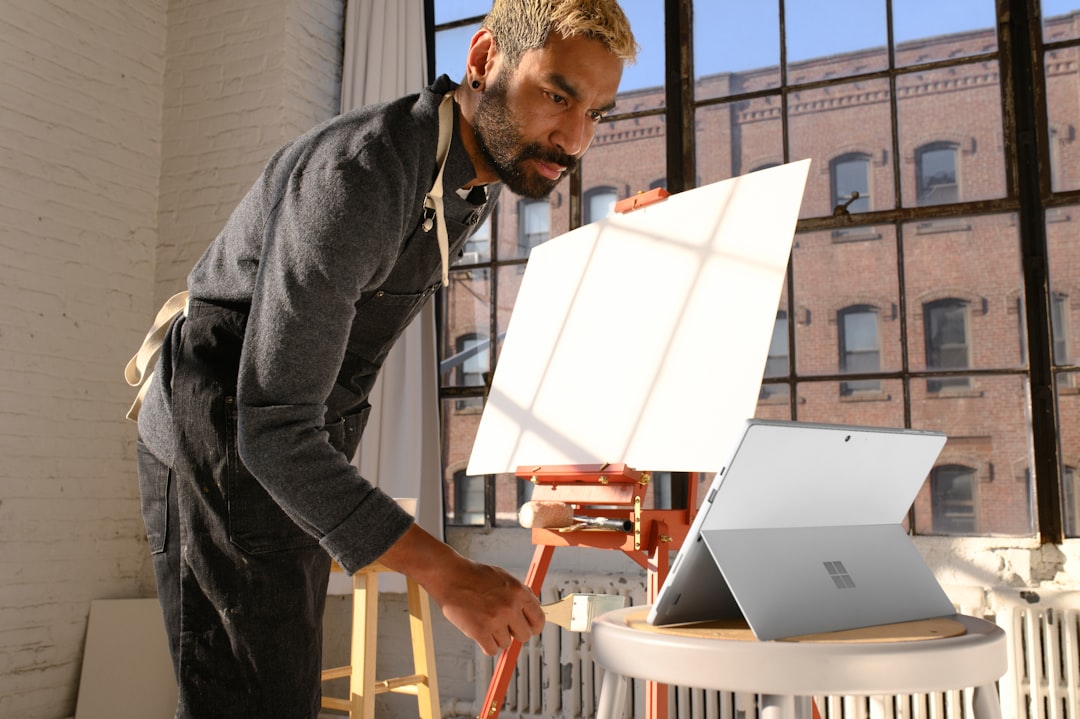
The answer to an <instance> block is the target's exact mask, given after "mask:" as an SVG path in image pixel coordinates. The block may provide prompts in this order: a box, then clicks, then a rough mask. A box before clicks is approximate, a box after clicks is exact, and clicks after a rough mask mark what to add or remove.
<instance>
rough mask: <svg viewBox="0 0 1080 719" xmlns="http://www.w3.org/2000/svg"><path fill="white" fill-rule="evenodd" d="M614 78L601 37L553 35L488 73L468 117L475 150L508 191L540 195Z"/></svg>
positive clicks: (585, 140) (606, 102) (605, 99)
mask: <svg viewBox="0 0 1080 719" xmlns="http://www.w3.org/2000/svg"><path fill="white" fill-rule="evenodd" d="M621 78H622V61H621V60H620V59H619V58H618V57H616V56H615V55H613V54H612V53H611V52H610V51H608V49H607V48H606V47H604V45H603V44H602V43H601V42H599V41H597V40H586V39H583V38H571V39H563V38H560V37H553V38H552V39H551V40H549V41H548V43H547V45H545V46H544V47H543V48H540V49H538V50H532V51H529V52H527V53H526V54H525V55H524V56H523V57H522V58H521V61H520V62H519V63H518V66H517V67H516V68H514V69H512V70H511V69H509V68H506V67H501V68H499V69H498V70H497V71H496V72H495V74H494V75H493V76H492V77H491V78H490V79H489V81H488V85H487V87H486V88H485V89H484V92H483V94H482V95H481V97H480V101H479V103H478V105H477V108H476V113H475V115H474V117H473V131H474V134H475V136H476V141H477V144H478V145H479V147H480V151H481V153H483V155H484V158H485V159H486V160H487V163H488V164H489V165H490V166H491V169H492V170H494V172H495V174H496V175H497V176H498V177H499V179H500V180H501V181H502V182H503V184H505V185H506V186H507V187H508V188H510V190H511V191H513V192H515V193H517V194H519V195H522V196H523V197H530V198H543V197H547V196H548V195H549V194H550V193H551V191H552V190H553V189H555V185H557V184H558V182H559V180H561V179H562V178H563V176H565V175H566V173H568V172H570V171H572V170H573V169H574V168H575V167H576V166H577V161H578V158H580V157H581V156H582V155H583V154H585V150H587V149H588V147H589V145H590V144H591V143H592V140H593V136H594V134H595V132H596V125H597V123H598V122H599V121H600V119H601V118H602V117H603V115H604V113H606V112H608V111H609V110H611V108H612V107H614V105H615V94H616V92H617V91H618V87H619V80H620V79H621Z"/></svg>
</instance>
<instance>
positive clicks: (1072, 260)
mask: <svg viewBox="0 0 1080 719" xmlns="http://www.w3.org/2000/svg"><path fill="white" fill-rule="evenodd" d="M1046 246H1047V256H1048V258H1049V264H1050V293H1051V320H1052V322H1051V329H1052V331H1053V343H1054V345H1053V346H1054V363H1055V364H1057V365H1072V364H1080V348H1078V347H1077V342H1080V205H1071V206H1069V207H1057V208H1053V209H1050V210H1047V212H1046Z"/></svg>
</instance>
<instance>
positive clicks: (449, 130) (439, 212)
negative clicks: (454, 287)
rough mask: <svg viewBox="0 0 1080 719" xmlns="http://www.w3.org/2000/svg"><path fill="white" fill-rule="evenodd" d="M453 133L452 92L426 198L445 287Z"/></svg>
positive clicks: (443, 110)
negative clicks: (446, 174) (446, 195)
mask: <svg viewBox="0 0 1080 719" xmlns="http://www.w3.org/2000/svg"><path fill="white" fill-rule="evenodd" d="M453 133H454V93H453V91H451V92H448V93H446V94H445V95H443V99H442V102H441V103H439V144H438V147H437V148H436V150H435V162H436V163H437V164H438V165H439V174H438V175H436V176H435V184H433V185H432V186H431V189H430V190H429V191H428V193H427V196H426V197H424V208H425V209H428V210H433V211H434V212H435V235H436V237H437V239H438V242H439V258H440V259H441V260H442V283H443V287H446V286H447V285H449V284H450V261H449V255H450V237H449V234H448V232H447V230H446V217H445V215H444V214H443V170H444V169H445V168H446V157H447V155H449V154H450V139H451V136H452V135H453ZM430 223H431V221H430V220H427V221H425V223H424V229H425V230H430V229H431V224H430Z"/></svg>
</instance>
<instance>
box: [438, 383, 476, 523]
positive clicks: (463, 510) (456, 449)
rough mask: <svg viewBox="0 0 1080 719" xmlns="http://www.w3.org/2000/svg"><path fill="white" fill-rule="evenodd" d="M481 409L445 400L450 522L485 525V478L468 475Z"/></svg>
mask: <svg viewBox="0 0 1080 719" xmlns="http://www.w3.org/2000/svg"><path fill="white" fill-rule="evenodd" d="M479 425H480V412H477V411H476V410H475V409H473V408H468V409H459V408H458V403H457V402H456V401H454V400H443V402H442V436H443V458H442V459H443V478H444V479H443V500H444V502H445V503H446V506H445V513H446V519H447V522H448V523H450V524H471V525H482V524H484V478H483V477H471V476H469V475H467V474H466V471H465V470H466V468H467V467H468V465H469V453H470V452H472V445H473V441H474V440H475V439H476V430H477V427H478V426H479Z"/></svg>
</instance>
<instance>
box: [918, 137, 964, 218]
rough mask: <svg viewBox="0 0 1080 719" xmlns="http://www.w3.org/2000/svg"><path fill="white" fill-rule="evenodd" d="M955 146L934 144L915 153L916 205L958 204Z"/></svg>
mask: <svg viewBox="0 0 1080 719" xmlns="http://www.w3.org/2000/svg"><path fill="white" fill-rule="evenodd" d="M956 155H957V151H956V146H955V145H950V144H942V143H934V144H931V145H927V146H926V147H923V148H921V149H919V150H916V151H915V176H916V178H917V179H916V182H917V183H918V184H917V188H916V200H915V201H916V203H917V204H919V205H920V206H921V205H944V204H947V203H950V202H959V201H960V193H959V187H958V186H957V184H956Z"/></svg>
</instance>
